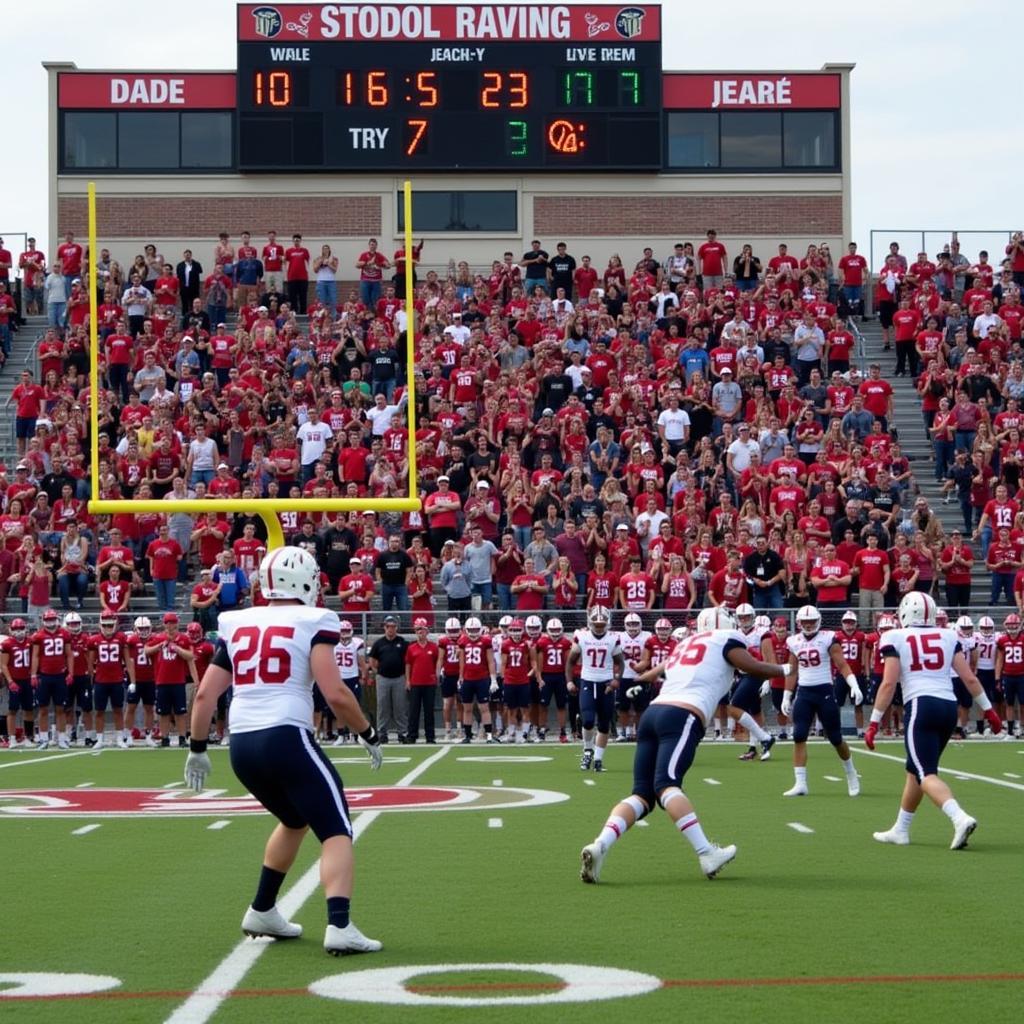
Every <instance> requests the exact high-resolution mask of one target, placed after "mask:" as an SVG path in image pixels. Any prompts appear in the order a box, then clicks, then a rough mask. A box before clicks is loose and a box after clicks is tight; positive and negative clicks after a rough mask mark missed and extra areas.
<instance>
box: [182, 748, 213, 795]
mask: <svg viewBox="0 0 1024 1024" xmlns="http://www.w3.org/2000/svg"><path fill="white" fill-rule="evenodd" d="M212 771H213V765H212V764H211V763H210V755H209V754H194V753H189V755H188V757H187V758H186V759H185V782H186V783H187V784H188V787H189V789H193V790H195V791H196V792H197V793H202V791H203V786H205V785H206V776H207V775H209V774H210V772H212Z"/></svg>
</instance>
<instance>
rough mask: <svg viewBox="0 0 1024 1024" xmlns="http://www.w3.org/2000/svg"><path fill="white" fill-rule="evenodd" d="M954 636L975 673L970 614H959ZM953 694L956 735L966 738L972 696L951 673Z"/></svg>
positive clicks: (974, 640)
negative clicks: (955, 713)
mask: <svg viewBox="0 0 1024 1024" xmlns="http://www.w3.org/2000/svg"><path fill="white" fill-rule="evenodd" d="M954 629H955V630H956V638H957V640H959V641H960V650H961V651H963V652H964V657H965V658H966V659H967V665H968V667H969V668H970V670H971V671H972V672H974V674H975V675H977V671H976V666H977V664H978V651H977V638H976V637H975V635H974V621H973V620H972V619H971V617H970V615H961V616H960V617H959V618H958V619H957V620H956V626H955V627H954ZM953 694H954V695H955V696H956V703H957V722H956V735H957V737H958V738H959V739H962V740H965V739H967V726H968V725H969V724H970V721H971V708H972V707H973V705H974V698H973V697H972V696H971V694H970V691H969V690H968V689H967V687H966V686H965V685H964V682H963V680H962V679H961V678H960V677H959V676H958V675H957V674H956V673H955V672H954V673H953Z"/></svg>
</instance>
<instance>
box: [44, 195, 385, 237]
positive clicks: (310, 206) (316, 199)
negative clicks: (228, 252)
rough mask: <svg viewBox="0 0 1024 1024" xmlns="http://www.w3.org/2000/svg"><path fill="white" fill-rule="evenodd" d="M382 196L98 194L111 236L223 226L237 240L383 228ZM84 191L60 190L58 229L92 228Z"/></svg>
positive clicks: (204, 231) (82, 231)
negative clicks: (242, 235) (248, 234)
mask: <svg viewBox="0 0 1024 1024" xmlns="http://www.w3.org/2000/svg"><path fill="white" fill-rule="evenodd" d="M380 203H381V201H380V197H379V196H187V197H186V196H106V197H104V196H99V197H98V198H97V200H96V218H97V221H98V223H99V224H100V225H101V228H100V230H101V232H102V234H103V235H105V236H106V237H108V238H140V239H146V240H148V239H150V238H168V237H180V238H195V239H201V238H208V239H210V241H211V243H212V242H213V241H214V240H215V239H216V238H217V235H218V234H219V233H220V232H221V231H228V232H230V234H231V237H232V238H233V239H235V240H236V242H237V236H238V234H239V233H240V232H241V231H243V230H246V229H247V230H250V231H252V233H253V237H255V238H262V237H263V236H265V235H266V232H267V230H269V229H271V228H272V229H274V230H276V231H277V233H278V237H279V238H281V239H282V240H287V239H289V238H290V237H291V235H292V234H294V233H295V232H296V231H297V232H299V234H301V235H304V236H307V237H309V238H325V237H326V238H342V237H346V236H356V237H360V238H362V237H366V236H368V235H377V234H380V231H381V209H380ZM87 216H88V214H87V204H86V200H85V198H84V197H77V196H62V197H61V198H60V199H59V201H58V204H57V225H56V230H57V232H58V233H59V234H60V235H63V234H64V232H65V231H74V232H75V234H76V235H78V236H79V237H80V238H84V237H85V236H86V235H87V232H88V224H87Z"/></svg>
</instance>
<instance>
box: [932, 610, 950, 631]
mask: <svg viewBox="0 0 1024 1024" xmlns="http://www.w3.org/2000/svg"><path fill="white" fill-rule="evenodd" d="M935 625H936V626H942V627H946V626H948V625H949V612H947V611H946V609H945V608H936V609H935Z"/></svg>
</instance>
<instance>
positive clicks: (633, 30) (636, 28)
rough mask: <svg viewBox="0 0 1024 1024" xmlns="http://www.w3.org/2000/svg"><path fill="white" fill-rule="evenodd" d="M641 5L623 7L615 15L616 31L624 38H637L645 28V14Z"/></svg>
mask: <svg viewBox="0 0 1024 1024" xmlns="http://www.w3.org/2000/svg"><path fill="white" fill-rule="evenodd" d="M646 13H647V12H646V11H644V10H641V8H639V7H623V8H622V10H621V11H619V13H618V14H617V15H616V16H615V31H616V32H618V33H619V35H620V36H622V38H623V39H635V38H636V37H637V36H638V35H640V34H641V33H642V32H643V30H644V15H645V14H646Z"/></svg>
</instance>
